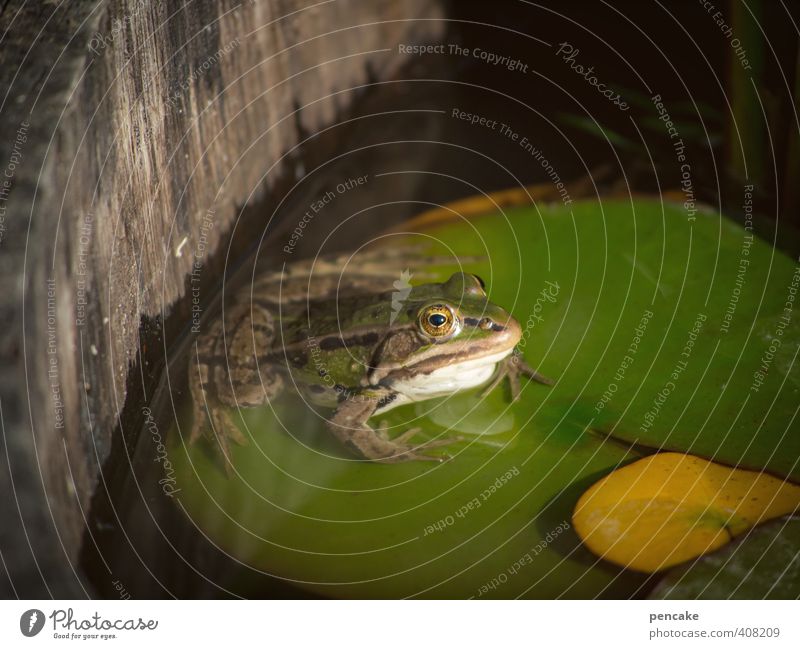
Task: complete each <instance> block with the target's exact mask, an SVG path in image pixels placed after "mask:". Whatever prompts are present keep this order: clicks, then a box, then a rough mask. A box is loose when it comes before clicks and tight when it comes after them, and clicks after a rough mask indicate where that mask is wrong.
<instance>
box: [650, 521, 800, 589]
mask: <svg viewBox="0 0 800 649" xmlns="http://www.w3.org/2000/svg"><path fill="white" fill-rule="evenodd" d="M798 597H800V518H797V517H788V518H782V519H778V520H776V521H772V522H771V523H767V524H765V525H761V526H759V527H756V528H754V529H753V530H751V531H750V532H749V533H748V534H747V535H746V536H744V537H742V538H741V539H740V540H738V541H736V542H734V543H731V544H729V545H726V546H725V547H724V548H722V549H720V550H718V551H717V552H714V553H713V554H709V555H707V556H705V557H703V558H702V559H699V560H697V561H693V562H691V563H687V564H685V565H683V566H680V567H679V568H675V569H673V570H671V571H670V572H669V573H667V575H666V577H664V579H662V580H661V581H660V582H659V583H658V585H657V586H656V587H655V589H654V590H653V591H652V592H651V593H650V598H652V599H698V598H704V599H729V598H733V599H797V598H798Z"/></svg>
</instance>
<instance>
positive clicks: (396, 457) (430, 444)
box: [381, 428, 462, 462]
mask: <svg viewBox="0 0 800 649" xmlns="http://www.w3.org/2000/svg"><path fill="white" fill-rule="evenodd" d="M419 431H420V429H419V428H416V429H414V428H412V429H410V430H407V431H406V432H405V433H403V434H402V435H400V436H398V437H395V438H394V439H393V440H392V445H393V446H394V447H395V448H396V449H397V452H396V453H395V454H393V455H392V456H390V457H387V458H385V459H383V460H381V461H383V462H409V461H413V460H420V461H424V462H446V461H447V460H449V459H450V458H451V456H450V455H449V454H444V455H430V454H428V453H424V452H423V451H425V450H428V449H434V448H441V447H443V446H450V445H451V444H454V443H455V442H459V441H461V439H462V438H461V437H458V436H455V437H446V438H444V439H431V440H427V441H425V442H422V443H421V444H416V445H415V444H408V443H407V440H408V439H410V438H411V437H413V436H414V435H416V434H417V433H418V432H419Z"/></svg>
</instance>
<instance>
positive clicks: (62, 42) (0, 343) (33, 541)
mask: <svg viewBox="0 0 800 649" xmlns="http://www.w3.org/2000/svg"><path fill="white" fill-rule="evenodd" d="M173 4H177V3H161V2H154V1H151V0H114V1H112V2H109V3H104V2H100V3H97V2H85V1H82V0H71V2H69V3H65V4H64V5H58V4H57V3H49V2H42V3H35V6H31V3H25V2H23V1H22V0H10V1H9V2H7V3H5V5H4V7H3V9H2V14H0V33H3V34H5V36H4V37H3V42H2V46H1V47H0V79H1V80H2V81H1V82H0V87H1V88H2V89H3V91H4V92H3V99H2V101H3V104H2V106H0V125H2V133H3V138H2V142H1V143H0V165H3V169H0V174H3V173H4V172H6V171H8V170H9V168H10V167H9V165H10V166H11V172H12V173H11V178H0V219H1V220H0V237H2V238H1V239H0V271H1V272H2V273H3V275H2V276H3V279H4V291H3V292H2V294H1V295H0V325H2V327H0V329H1V330H0V365H1V366H2V369H0V407H2V425H3V428H2V432H3V439H4V442H5V443H4V444H3V445H0V454H2V455H3V456H4V457H2V458H0V466H1V467H2V468H0V516H2V520H3V525H0V552H2V559H3V567H2V569H0V594H2V595H6V596H9V595H14V594H16V595H19V596H21V597H29V598H34V597H47V596H50V595H52V596H56V597H69V596H81V595H85V594H90V593H91V588H90V586H88V585H86V583H85V579H83V578H82V577H81V574H80V570H79V569H78V568H77V567H76V564H75V559H76V556H77V554H78V551H79V548H80V544H81V542H82V538H83V534H84V529H85V516H87V508H88V505H89V500H90V497H91V494H92V492H93V490H94V489H95V488H96V487H97V480H98V472H99V468H100V466H101V465H102V463H103V461H104V459H105V458H106V457H107V455H108V452H109V448H110V443H111V434H112V431H113V430H114V429H115V427H116V425H117V423H118V422H117V418H118V415H119V413H120V411H121V409H122V407H123V404H124V402H125V398H126V390H125V386H126V381H127V380H128V376H127V375H128V371H129V368H130V367H131V362H132V360H133V359H134V358H135V356H136V352H137V346H138V344H139V341H138V332H139V325H140V319H141V317H142V316H154V315H158V314H160V313H163V312H166V311H168V310H169V308H170V306H171V305H173V304H174V303H175V302H176V300H178V299H180V298H181V297H182V295H183V293H184V287H185V286H186V276H187V274H188V273H189V272H190V271H191V269H192V263H193V261H194V260H195V253H196V252H199V253H200V254H199V258H200V259H203V258H205V257H207V256H208V255H211V254H212V253H213V252H214V250H216V249H217V248H218V246H219V245H220V242H221V241H224V239H225V237H226V235H227V233H228V232H229V231H230V229H231V227H232V225H233V223H234V220H235V219H236V218H237V215H238V214H239V209H240V207H241V206H242V205H244V204H246V203H248V202H251V201H253V200H254V199H256V198H258V197H259V196H262V195H263V194H264V193H265V192H269V191H270V188H271V186H272V182H273V181H272V179H273V178H275V177H277V176H278V174H279V173H280V172H281V170H282V168H281V165H282V164H283V163H282V162H281V156H283V155H284V154H285V153H286V152H287V151H290V150H291V149H292V147H294V146H295V145H296V144H297V143H298V142H299V141H300V139H301V137H303V134H304V133H305V134H308V133H314V132H316V131H319V130H320V129H322V128H324V127H325V126H326V125H328V124H330V123H332V122H333V121H334V120H335V119H336V116H337V114H339V113H340V111H342V110H343V109H344V108H346V107H347V106H348V104H349V103H350V102H352V101H354V99H355V98H356V97H357V94H356V93H354V92H352V91H350V89H352V88H354V87H356V86H358V85H360V84H364V83H365V82H366V81H367V80H368V78H376V79H387V78H391V76H392V74H394V72H395V71H396V70H397V69H398V66H400V65H401V64H402V63H403V57H401V56H398V54H397V48H396V44H397V43H398V42H423V41H428V40H435V39H436V38H439V37H440V35H441V32H442V29H443V23H442V22H441V21H440V20H438V18H439V17H440V16H441V7H440V5H439V3H436V2H430V1H425V0H405V1H403V2H397V1H392V0H375V1H370V0H360V1H356V0H353V1H347V0H331V1H329V2H318V3H313V2H301V1H299V0H261V1H256V2H250V1H245V2H243V3H239V2H226V1H219V2H213V1H210V0H197V1H195V2H191V3H186V6H185V8H179V7H173ZM392 48H393V49H394V51H393V52H387V51H385V50H386V49H392ZM25 125H27V126H25ZM20 130H22V134H21V135H20ZM22 140H24V141H22ZM4 180H8V181H9V182H8V183H6V184H2V183H3V182H4Z"/></svg>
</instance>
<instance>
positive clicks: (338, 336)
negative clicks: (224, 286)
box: [188, 251, 552, 466]
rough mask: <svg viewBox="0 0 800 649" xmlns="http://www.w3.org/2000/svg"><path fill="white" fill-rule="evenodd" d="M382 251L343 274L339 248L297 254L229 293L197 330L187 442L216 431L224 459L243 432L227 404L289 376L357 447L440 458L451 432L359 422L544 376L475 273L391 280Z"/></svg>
mask: <svg viewBox="0 0 800 649" xmlns="http://www.w3.org/2000/svg"><path fill="white" fill-rule="evenodd" d="M391 257H392V253H391V252H390V251H389V252H387V251H384V252H383V253H381V254H380V255H373V256H372V258H368V259H366V260H362V261H361V262H360V264H359V265H357V266H356V267H355V268H353V267H350V268H349V272H348V273H347V274H343V272H342V268H343V263H344V262H343V260H342V259H340V258H338V259H330V260H321V259H316V260H313V261H311V262H309V261H304V262H295V263H294V264H290V265H285V266H284V267H283V268H282V269H281V270H280V271H275V272H271V273H264V274H262V275H261V276H259V277H258V278H256V279H255V281H253V282H252V283H251V284H249V285H248V286H245V287H243V288H242V289H240V290H239V291H238V292H237V293H235V294H234V299H233V301H232V304H231V305H230V306H229V307H228V308H227V309H225V310H224V312H223V314H222V316H221V317H218V318H217V319H216V320H214V321H213V322H212V324H211V325H210V326H209V327H208V329H207V330H206V331H205V332H204V333H202V334H201V335H200V336H199V337H198V338H197V339H196V340H195V344H194V349H193V358H192V360H191V362H190V363H189V377H188V382H189V390H190V394H191V399H192V404H193V422H192V428H191V432H190V435H189V441H190V443H195V442H197V441H198V440H199V439H201V438H204V437H205V438H207V439H209V440H211V441H212V442H216V443H217V445H218V448H219V450H220V451H221V453H222V455H223V456H224V458H225V459H227V461H228V463H230V452H231V444H232V443H236V444H240V445H244V444H246V443H247V440H246V438H245V436H244V435H243V434H242V432H241V430H240V429H239V427H238V426H237V425H236V423H235V421H234V419H233V414H232V413H233V411H234V409H236V408H253V407H258V406H263V405H265V404H267V403H269V402H271V401H272V400H273V399H276V398H277V397H278V396H279V395H280V394H282V393H283V392H284V391H285V389H286V388H287V387H288V386H290V385H292V384H293V385H294V386H295V387H296V388H297V390H298V391H299V393H300V394H301V396H302V397H303V399H305V400H307V401H308V402H309V403H311V404H313V405H315V406H321V407H323V408H329V409H330V410H332V415H331V416H330V417H328V418H327V421H326V425H327V428H328V429H329V430H330V432H331V433H332V434H333V435H334V437H335V438H336V439H338V440H339V442H341V444H342V445H343V446H344V448H346V449H348V450H349V451H350V452H351V453H352V455H354V456H355V457H356V458H358V459H361V460H366V461H370V462H378V463H389V464H390V463H400V462H408V461H417V460H421V461H436V462H441V461H443V460H446V459H448V458H449V455H446V454H445V455H442V454H440V453H431V450H432V449H436V448H438V447H446V446H449V445H451V444H453V443H454V442H456V441H459V439H460V438H458V437H447V438H444V439H429V440H425V441H419V442H417V443H415V442H414V438H415V437H416V436H417V435H418V433H419V432H421V431H420V429H419V428H418V427H411V428H409V429H408V430H406V431H404V432H402V433H401V434H399V435H396V436H394V437H392V436H390V434H389V431H388V428H387V426H386V423H385V421H381V423H380V424H379V425H378V426H376V427H373V426H371V425H370V423H369V421H370V420H371V419H373V418H374V417H378V416H381V415H384V414H385V413H386V412H388V411H389V410H391V409H393V408H396V407H398V406H401V405H403V404H407V403H413V402H419V401H424V400H428V399H433V398H436V397H443V396H448V395H451V394H454V393H456V392H461V391H463V390H469V389H473V388H478V387H481V386H483V387H484V388H485V389H484V393H488V392H489V391H491V390H492V389H494V388H495V387H497V386H498V385H499V384H500V383H501V382H503V381H504V380H508V382H509V385H510V388H511V398H512V400H516V399H518V398H519V394H520V385H521V382H520V377H521V376H524V377H527V378H529V379H531V380H533V381H536V382H538V383H541V384H545V385H551V384H552V381H551V380H550V379H548V378H546V377H544V376H543V375H541V374H540V373H539V372H538V371H537V370H535V369H534V368H532V367H530V366H529V365H528V364H527V363H526V362H525V361H524V359H523V358H522V355H521V354H520V353H519V352H518V351H516V346H517V343H518V342H519V341H520V338H521V336H522V330H521V327H520V325H519V322H518V321H517V320H516V319H515V318H514V317H513V316H512V315H511V314H510V313H509V312H508V311H506V310H505V309H503V308H502V307H500V306H498V305H496V304H493V303H492V302H491V301H490V300H489V298H488V296H487V293H486V287H485V283H484V281H483V280H482V279H481V278H480V277H479V276H478V275H475V274H471V273H467V272H463V271H460V272H456V273H453V274H452V275H451V276H450V277H449V278H448V279H447V280H446V281H444V282H426V283H422V284H419V285H416V286H410V284H409V285H407V286H405V287H404V290H402V291H398V290H397V287H398V283H397V281H395V282H394V285H392V283H391V279H392V278H393V277H397V274H396V271H394V270H389V269H388V268H389V266H390V265H391V264H387V263H386V262H387V260H390V259H391ZM408 274H410V273H409V271H406V275H408ZM398 295H400V296H401V297H402V299H398ZM227 466H229V464H228V465H227Z"/></svg>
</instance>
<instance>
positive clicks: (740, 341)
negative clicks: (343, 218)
mask: <svg viewBox="0 0 800 649" xmlns="http://www.w3.org/2000/svg"><path fill="white" fill-rule="evenodd" d="M412 239H414V240H413V241H412V243H419V242H420V239H418V238H416V237H412ZM421 240H422V241H424V242H430V241H435V242H437V243H435V244H432V248H433V249H434V250H433V251H434V252H437V253H438V254H453V253H455V254H456V255H458V256H460V257H470V256H474V255H485V258H486V259H485V261H482V262H480V263H475V264H470V265H469V266H468V267H467V270H469V271H471V272H477V273H479V274H480V275H481V276H482V277H483V278H484V279H485V280H486V282H487V286H488V287H489V290H490V297H491V299H492V301H494V302H495V303H497V304H500V305H502V306H504V307H505V308H507V309H509V310H511V311H512V312H513V313H514V314H515V316H516V317H517V318H518V320H519V321H520V323H521V324H522V326H523V328H524V329H525V335H524V338H523V341H522V343H521V345H520V348H521V349H522V351H523V353H524V354H525V356H526V359H527V360H528V362H529V363H530V364H531V365H533V366H534V367H538V368H539V369H540V371H541V372H542V373H543V374H544V375H545V376H548V377H550V378H552V379H554V380H555V381H556V384H555V385H554V386H553V387H546V386H542V385H540V384H536V383H527V384H525V385H524V386H523V391H522V397H521V399H520V401H518V402H517V403H514V404H512V405H509V403H508V398H507V394H506V392H504V390H502V389H498V390H495V391H494V392H492V393H491V394H490V395H489V397H488V398H487V399H484V400H481V399H480V397H479V396H478V394H477V391H473V392H468V393H462V394H459V395H456V396H454V397H451V398H448V399H442V400H438V401H432V402H427V403H424V404H417V405H411V406H404V407H402V408H398V409H396V410H393V411H391V412H390V413H389V417H388V419H389V423H390V424H391V425H393V426H397V428H396V429H395V430H396V431H397V432H398V433H400V432H402V431H403V430H404V429H405V428H407V427H409V426H411V425H418V426H421V427H423V429H424V431H425V434H427V435H429V436H435V435H438V434H442V433H444V434H447V433H446V431H447V429H448V428H450V429H455V430H457V431H459V432H460V433H461V434H462V435H463V436H464V438H465V439H464V441H463V442H460V443H459V444H456V445H454V446H453V447H452V448H451V449H449V450H450V451H451V453H452V454H453V455H454V457H453V459H452V460H451V461H449V462H445V463H442V464H432V463H431V464H429V463H419V462H414V463H406V464H399V465H381V464H370V463H364V462H358V461H354V460H352V459H351V458H349V456H347V455H346V454H345V453H343V452H342V450H341V449H340V448H339V446H338V445H337V444H336V443H335V442H334V441H333V440H332V439H331V436H330V435H329V434H328V433H327V431H326V430H325V429H324V425H323V419H322V417H321V416H320V415H318V414H315V413H314V412H312V411H310V410H309V409H307V408H306V407H305V406H304V405H303V404H302V403H299V402H298V401H297V400H296V398H293V397H287V398H286V399H281V400H276V402H275V403H273V404H272V408H269V407H267V408H261V409H254V410H250V411H246V412H245V413H244V421H245V422H246V424H247V430H248V433H247V434H248V435H249V436H250V437H251V439H252V443H251V445H250V446H248V447H242V448H237V449H235V454H234V460H235V466H236V470H237V471H238V473H239V477H235V478H233V479H231V480H228V479H226V478H225V476H224V475H223V474H222V473H221V472H220V471H219V469H218V468H217V467H216V466H215V465H214V464H213V463H212V462H211V461H210V460H209V459H208V457H207V455H206V452H204V450H203V449H201V448H200V447H194V448H189V449H187V448H185V447H184V446H183V444H182V442H181V441H180V439H179V437H178V436H177V435H171V439H172V440H173V448H172V462H173V465H174V466H175V469H176V473H177V474H178V476H179V483H180V487H181V492H180V494H179V495H178V496H176V498H178V499H179V500H180V504H181V505H182V507H183V508H184V509H185V510H186V512H187V513H188V515H189V516H190V517H191V518H192V519H193V521H194V522H195V523H196V524H197V525H198V527H199V528H200V529H201V530H203V531H204V533H206V534H207V535H208V536H209V537H210V538H211V539H212V540H213V541H214V542H216V543H218V544H219V545H220V546H221V547H222V548H224V549H225V550H226V551H228V552H230V553H231V554H232V555H233V556H235V557H236V558H237V559H239V560H240V561H242V562H243V563H244V564H247V565H249V566H252V567H254V568H256V569H259V570H263V571H265V572H268V573H270V574H275V575H278V576H281V577H284V578H286V579H290V580H293V581H295V582H298V583H299V584H300V585H303V586H304V587H305V588H307V589H309V590H312V591H314V592H316V593H321V594H324V595H328V596H334V597H350V596H352V597H390V598H394V597H412V596H421V597H542V598H552V597H579V598H589V597H631V596H637V595H639V594H641V593H642V592H643V588H644V586H645V584H646V579H647V577H646V576H644V575H641V574H636V573H633V572H631V571H626V570H624V569H622V568H617V567H614V566H612V565H611V564H608V563H606V562H603V561H601V560H599V559H597V558H596V557H594V556H593V555H592V554H591V553H590V552H589V551H588V550H587V549H585V548H584V547H583V546H582V545H581V544H580V542H579V540H578V538H577V536H576V535H575V533H574V530H573V529H572V528H571V526H570V517H571V512H572V509H573V507H574V506H575V503H576V502H577V500H578V498H579V497H580V495H581V493H583V492H584V491H585V490H586V489H587V488H588V487H589V486H590V485H591V484H593V483H594V482H596V481H597V480H598V479H600V478H601V477H602V476H604V475H606V474H608V473H610V472H611V471H612V470H614V469H615V468H617V467H618V466H621V465H622V464H625V463H627V462H629V461H631V460H634V459H636V458H637V457H639V456H640V455H641V452H642V451H641V449H642V448H644V449H645V451H644V452H651V451H652V449H649V450H648V449H647V447H654V448H666V449H671V450H675V451H679V452H691V453H693V454H695V455H700V456H703V457H707V458H712V459H715V460H716V461H718V462H721V463H725V464H731V465H735V464H739V465H741V466H743V467H747V468H754V469H767V470H769V471H770V472H772V473H774V474H776V475H779V476H789V477H791V478H792V479H795V480H796V479H797V478H798V477H800V467H798V457H800V435H798V421H797V419H796V414H797V409H798V407H799V405H798V404H800V398H799V397H800V392H799V390H800V374H798V369H797V364H796V356H797V351H798V340H800V336H798V331H799V328H798V325H797V322H798V316H797V313H796V310H795V306H794V302H791V304H790V308H789V311H788V315H787V312H785V311H784V309H785V308H787V301H788V300H789V296H790V295H792V293H791V291H792V290H793V287H794V290H795V293H796V287H797V282H798V281H800V269H798V267H797V264H796V263H793V262H792V261H791V260H790V259H788V258H786V257H785V256H783V255H782V254H781V253H778V252H775V251H774V250H773V249H772V248H771V247H770V246H768V245H766V244H764V243H762V242H760V241H758V240H754V239H752V238H751V237H750V236H749V233H747V232H745V231H744V230H743V229H742V228H741V227H739V226H737V225H735V224H733V223H731V222H730V221H728V220H726V219H723V218H722V217H721V216H720V215H718V214H714V213H712V212H709V211H704V210H700V209H697V210H695V208H694V206H692V205H687V206H682V205H677V204H670V203H661V202H659V201H656V200H637V201H632V202H631V201H605V202H603V203H597V202H582V203H576V204H573V205H569V206H562V205H546V206H545V205H542V206H537V207H535V208H520V209H514V210H508V211H506V213H505V214H495V215H488V216H484V217H480V218H475V219H473V220H471V221H469V222H467V223H465V222H458V223H448V224H444V225H439V226H436V227H433V228H428V229H426V230H425V232H424V235H423V237H422V239H421ZM398 243H399V242H398ZM745 258H746V260H747V262H746V263H744V264H743V263H742V260H743V259H745ZM742 266H745V267H746V268H745V270H744V272H743V273H742V271H741V268H742ZM412 270H413V269H412ZM439 270H440V271H441V274H442V275H446V274H449V272H452V270H453V268H452V267H449V268H445V267H442V268H441V269H439ZM412 282H413V280H412ZM774 340H779V341H780V342H779V343H778V344H776V343H775V342H773V341H774ZM767 355H769V357H768V358H767ZM765 363H766V367H764V365H765ZM449 432H452V430H451V431H449ZM232 579H235V577H234V576H232Z"/></svg>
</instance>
